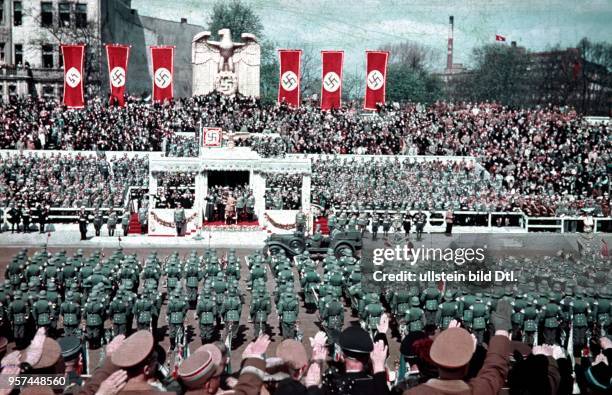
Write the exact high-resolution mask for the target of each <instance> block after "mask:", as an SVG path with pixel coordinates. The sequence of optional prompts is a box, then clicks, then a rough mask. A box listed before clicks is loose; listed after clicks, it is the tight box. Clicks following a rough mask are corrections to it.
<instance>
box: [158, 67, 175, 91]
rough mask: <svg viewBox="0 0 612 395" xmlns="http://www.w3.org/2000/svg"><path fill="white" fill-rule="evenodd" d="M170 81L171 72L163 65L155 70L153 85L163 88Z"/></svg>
mask: <svg viewBox="0 0 612 395" xmlns="http://www.w3.org/2000/svg"><path fill="white" fill-rule="evenodd" d="M171 82H172V74H170V71H169V70H168V69H167V68H165V67H160V68H159V69H157V70H156V71H155V85H157V87H158V88H161V89H164V88H167V87H168V85H170V83H171Z"/></svg>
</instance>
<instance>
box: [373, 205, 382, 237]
mask: <svg viewBox="0 0 612 395" xmlns="http://www.w3.org/2000/svg"><path fill="white" fill-rule="evenodd" d="M379 226H380V217H379V216H378V214H377V213H376V212H374V213H373V214H372V240H376V239H378V227H379Z"/></svg>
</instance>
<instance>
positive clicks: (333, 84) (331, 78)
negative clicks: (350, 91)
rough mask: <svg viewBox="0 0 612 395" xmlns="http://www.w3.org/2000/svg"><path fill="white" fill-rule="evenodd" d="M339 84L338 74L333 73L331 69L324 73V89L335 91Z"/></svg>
mask: <svg viewBox="0 0 612 395" xmlns="http://www.w3.org/2000/svg"><path fill="white" fill-rule="evenodd" d="M340 85H341V82H340V76H338V74H336V73H334V72H333V71H330V72H329V73H327V74H325V77H324V78H323V88H324V89H325V90H326V91H328V92H335V91H337V90H338V89H340Z"/></svg>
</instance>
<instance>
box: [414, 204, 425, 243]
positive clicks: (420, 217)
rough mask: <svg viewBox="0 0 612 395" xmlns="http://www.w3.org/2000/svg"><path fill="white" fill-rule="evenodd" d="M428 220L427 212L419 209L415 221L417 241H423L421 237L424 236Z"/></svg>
mask: <svg viewBox="0 0 612 395" xmlns="http://www.w3.org/2000/svg"><path fill="white" fill-rule="evenodd" d="M426 221H427V217H426V216H425V213H424V212H422V211H421V210H419V211H418V212H417V213H416V214H415V215H414V222H415V224H416V233H417V241H421V237H422V236H423V229H424V228H425V222H426Z"/></svg>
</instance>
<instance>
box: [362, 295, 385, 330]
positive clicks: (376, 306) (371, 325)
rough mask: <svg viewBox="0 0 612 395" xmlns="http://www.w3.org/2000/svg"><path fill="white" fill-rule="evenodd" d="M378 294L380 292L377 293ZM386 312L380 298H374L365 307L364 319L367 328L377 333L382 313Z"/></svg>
mask: <svg viewBox="0 0 612 395" xmlns="http://www.w3.org/2000/svg"><path fill="white" fill-rule="evenodd" d="M376 295H377V296H378V294H376ZM384 312H385V310H384V308H383V306H382V304H381V303H380V298H372V299H371V300H370V303H368V304H367V305H366V306H365V309H364V321H365V325H366V328H367V330H368V331H369V332H370V333H373V334H375V332H376V330H377V327H378V323H379V322H380V318H381V316H382V314H383V313H384Z"/></svg>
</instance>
